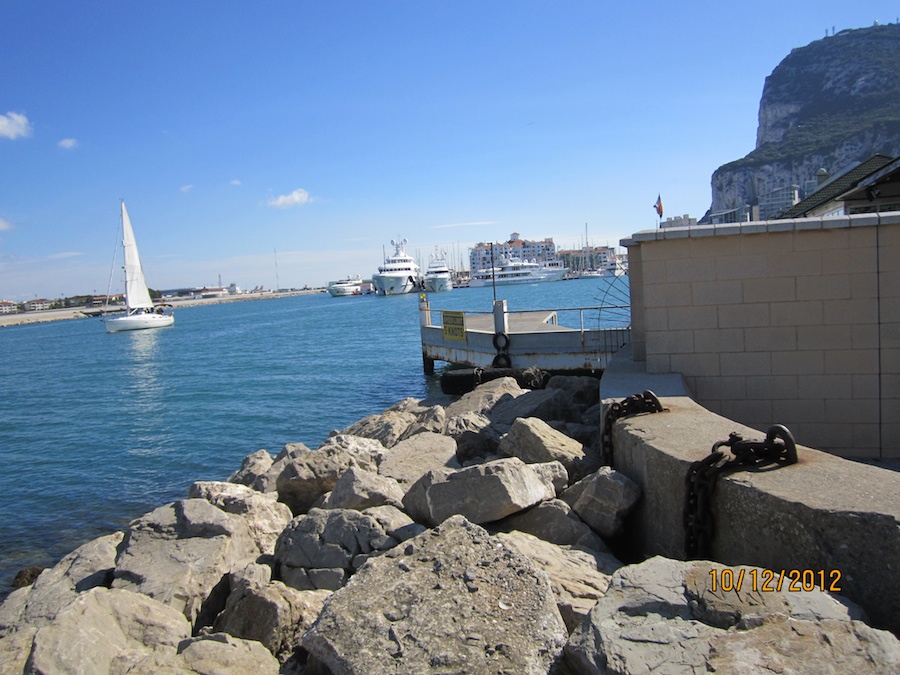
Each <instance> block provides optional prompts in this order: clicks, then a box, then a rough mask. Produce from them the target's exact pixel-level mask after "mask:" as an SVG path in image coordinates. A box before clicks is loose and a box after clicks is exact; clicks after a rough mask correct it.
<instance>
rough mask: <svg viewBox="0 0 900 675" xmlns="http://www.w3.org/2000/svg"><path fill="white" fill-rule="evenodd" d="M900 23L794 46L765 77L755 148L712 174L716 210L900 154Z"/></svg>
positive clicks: (713, 201) (712, 208)
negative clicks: (881, 156)
mask: <svg viewBox="0 0 900 675" xmlns="http://www.w3.org/2000/svg"><path fill="white" fill-rule="evenodd" d="M898 73H900V24H889V25H884V26H873V27H871V28H861V29H856V30H845V31H841V32H839V33H837V34H835V35H829V36H828V37H825V38H823V39H821V40H816V41H815V42H812V43H811V44H809V45H807V46H805V47H800V48H798V49H794V50H792V51H791V53H790V54H789V55H788V56H787V57H786V58H785V59H784V60H783V61H782V62H781V63H779V64H778V66H777V67H776V68H775V70H774V71H772V74H771V75H769V77H767V78H766V82H765V86H764V87H763V94H762V99H761V101H760V104H759V128H758V130H757V134H756V149H755V150H753V151H752V152H751V153H750V154H748V155H747V156H746V157H744V158H743V159H739V160H737V161H734V162H731V163H729V164H725V165H724V166H721V167H719V168H718V169H717V170H716V171H715V172H714V173H713V176H712V205H711V207H710V211H711V212H713V213H716V212H719V211H727V210H729V209H734V208H739V207H741V206H743V205H744V204H750V205H753V204H756V203H757V202H758V200H759V198H760V197H761V196H762V195H765V194H767V193H769V192H771V191H773V190H776V189H779V188H784V187H789V186H790V185H798V186H799V187H800V190H801V194H800V196H801V198H802V197H803V196H804V194H803V189H804V186H805V185H806V184H807V183H810V182H812V183H814V182H815V180H816V171H818V170H819V169H820V168H824V169H825V170H827V171H828V173H829V174H831V175H832V176H833V175H835V174H838V173H842V172H843V171H845V170H846V169H848V168H850V167H851V166H853V165H854V164H856V163H859V162H862V161H864V160H866V159H868V158H869V157H871V156H872V155H873V154H875V153H882V154H885V155H889V156H898V155H900V77H898Z"/></svg>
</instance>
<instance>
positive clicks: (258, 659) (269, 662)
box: [178, 633, 279, 675]
mask: <svg viewBox="0 0 900 675" xmlns="http://www.w3.org/2000/svg"><path fill="white" fill-rule="evenodd" d="M178 656H179V659H180V661H182V662H183V663H184V665H185V666H186V667H187V668H188V670H189V672H191V673H210V674H212V673H223V674H224V673H254V675H277V674H278V671H279V664H278V660H277V659H276V658H275V657H274V656H272V654H271V653H269V651H268V650H267V649H266V648H265V647H264V646H263V645H261V644H260V643H259V642H255V641H253V640H242V639H240V638H236V637H232V636H231V635H228V634H227V633H213V634H210V635H201V636H199V637H193V638H189V639H187V640H184V641H183V642H182V643H181V644H180V645H178Z"/></svg>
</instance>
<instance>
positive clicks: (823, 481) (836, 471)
mask: <svg viewBox="0 0 900 675" xmlns="http://www.w3.org/2000/svg"><path fill="white" fill-rule="evenodd" d="M627 357H630V354H625V353H620V355H619V356H617V357H616V358H614V359H613V362H612V363H611V364H610V366H609V368H608V369H607V370H606V372H604V374H603V377H602V378H601V380H600V395H601V399H602V400H603V403H604V405H605V406H608V405H609V404H611V403H612V402H614V401H618V400H621V399H623V398H625V397H626V396H630V395H632V394H635V393H639V392H641V391H644V390H646V389H651V390H653V391H654V393H656V394H657V396H658V397H659V398H660V401H661V402H662V404H663V406H665V407H666V408H668V411H667V412H664V413H655V414H644V415H637V416H635V417H631V418H625V419H622V420H619V421H618V422H617V423H616V424H615V427H614V429H613V436H612V438H613V447H614V458H615V459H614V463H615V468H616V469H617V470H619V471H621V472H622V473H624V474H625V475H626V476H628V477H629V478H630V479H631V480H633V481H635V482H636V483H638V485H640V486H641V489H642V490H643V495H644V496H643V498H642V500H641V502H640V503H639V505H638V508H637V509H636V510H635V512H634V513H633V514H632V515H631V516H630V518H629V521H628V523H627V526H628V531H629V535H630V537H631V538H632V539H633V540H634V541H635V542H637V545H638V546H639V547H640V552H641V553H642V554H643V555H645V556H652V555H664V556H667V557H671V558H678V559H683V558H684V541H685V535H684V525H683V521H682V513H683V509H684V500H685V476H686V475H687V471H688V468H689V466H690V464H691V463H692V462H694V461H696V460H699V459H703V458H704V457H706V456H707V455H708V454H709V452H710V449H711V448H712V445H713V444H714V443H716V442H718V441H723V440H726V439H727V438H728V435H729V434H730V433H731V432H737V433H739V434H741V435H742V436H743V437H744V438H746V439H754V440H755V439H762V438H764V436H765V430H758V429H751V428H749V427H746V426H743V425H741V424H738V423H736V422H734V421H732V420H729V419H727V418H724V417H721V416H719V415H716V414H714V413H711V412H710V411H708V410H706V409H705V408H703V407H702V406H700V405H698V404H697V403H696V402H694V401H693V400H692V399H691V398H690V397H689V395H687V391H686V388H684V385H683V382H681V383H680V389H679V382H680V380H681V377H680V376H677V375H676V376H672V375H666V376H661V375H652V374H650V375H648V374H646V373H643V372H642V370H643V364H641V363H636V362H634V361H632V360H631V359H630V358H627ZM662 378H665V379H662ZM672 378H677V379H672ZM777 422H778V420H773V424H774V423H777ZM797 440H798V441H802V439H797ZM798 456H799V462H798V464H795V465H792V466H789V467H784V468H779V469H776V470H770V471H758V472H750V471H741V472H737V473H734V474H731V475H729V476H726V477H723V478H722V479H720V480H719V482H718V485H717V487H716V490H715V494H714V496H713V499H712V511H713V515H714V520H715V528H716V529H715V534H714V536H713V546H712V558H713V559H714V560H716V561H718V562H721V563H724V564H727V565H738V564H742V565H756V566H759V567H763V568H766V569H771V570H774V571H776V581H777V574H778V573H780V572H781V570H786V571H790V570H800V571H801V572H802V570H807V569H810V570H815V571H816V572H817V573H818V571H819V570H824V572H825V579H827V580H829V581H830V580H831V579H832V578H833V576H832V571H834V576H837V575H839V580H838V582H837V583H838V585H839V586H840V588H841V595H844V596H846V597H848V598H850V599H851V600H853V601H855V602H857V603H859V604H860V605H861V606H862V607H863V608H864V609H865V610H866V612H867V613H868V614H869V617H870V619H871V621H872V623H873V624H874V625H875V626H877V627H881V628H887V629H889V630H892V631H894V632H898V631H900V583H898V577H900V489H898V486H900V475H898V473H896V472H894V471H890V470H886V469H882V468H879V467H874V466H869V465H865V464H859V463H856V462H852V461H848V460H844V459H841V458H839V457H836V456H833V455H830V454H828V453H824V452H820V451H818V450H815V449H812V448H807V447H803V446H798ZM816 578H817V579H818V576H817V577H816Z"/></svg>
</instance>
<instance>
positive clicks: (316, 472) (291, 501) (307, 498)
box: [276, 443, 378, 516]
mask: <svg viewBox="0 0 900 675" xmlns="http://www.w3.org/2000/svg"><path fill="white" fill-rule="evenodd" d="M350 467H359V468H361V469H365V470H366V471H377V469H378V467H377V466H376V464H375V463H374V462H373V461H371V459H370V458H369V457H368V456H366V455H360V454H357V453H354V452H351V451H349V450H347V449H346V448H345V447H343V446H342V445H340V444H339V443H329V444H326V445H323V446H322V447H320V448H317V449H316V450H311V451H309V452H305V453H303V454H301V455H299V456H297V457H295V458H294V459H293V460H292V461H290V462H288V463H286V464H285V465H284V467H283V468H282V470H281V472H280V473H279V474H278V478H277V480H276V486H277V489H278V500H279V501H282V502H284V503H285V504H287V505H288V507H289V508H290V509H291V513H293V514H294V515H295V516H296V515H300V514H303V513H306V512H307V511H309V510H310V509H311V508H312V507H313V505H315V504H316V503H317V502H319V500H321V499H322V497H323V496H324V495H325V494H326V493H328V492H331V490H332V489H334V486H335V484H336V483H337V482H338V479H339V478H340V477H341V476H343V475H344V472H345V471H347V469H349V468H350Z"/></svg>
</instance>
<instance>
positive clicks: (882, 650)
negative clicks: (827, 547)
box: [566, 557, 900, 674]
mask: <svg viewBox="0 0 900 675" xmlns="http://www.w3.org/2000/svg"><path fill="white" fill-rule="evenodd" d="M723 570H728V571H729V572H730V573H731V574H733V575H734V577H726V580H727V579H737V578H738V575H739V574H740V572H741V570H744V577H743V582H742V587H741V590H740V592H737V591H736V590H729V591H727V592H726V591H723V590H722V584H721V580H722V579H723V577H722V572H723ZM751 570H755V571H756V573H757V579H758V580H760V582H759V583H761V579H762V577H761V574H762V572H763V570H761V569H758V568H750V567H734V568H726V567H725V566H723V565H720V564H718V563H712V562H709V561H692V562H681V561H675V560H669V559H666V558H659V557H657V558H651V559H650V560H648V561H645V562H643V563H641V564H639V565H630V566H628V567H623V568H622V569H620V570H619V571H618V572H616V573H615V574H614V575H613V577H612V581H611V583H610V586H609V588H608V589H607V592H606V594H605V595H604V596H603V597H602V598H600V599H599V600H598V601H597V604H596V605H594V608H593V609H592V610H591V612H590V614H589V615H588V618H587V619H585V621H584V622H583V623H582V624H581V625H580V626H579V627H578V628H577V629H576V630H575V631H574V632H573V633H572V635H571V637H570V639H569V642H568V644H567V645H566V663H567V665H569V667H570V668H572V669H574V670H575V671H576V672H578V673H598V674H599V673H637V672H651V671H653V670H654V669H657V668H659V667H661V664H665V667H666V668H667V669H668V670H669V671H670V672H697V673H706V672H792V673H835V674H837V673H888V672H897V670H898V668H900V641H898V640H897V639H896V638H895V637H894V636H893V635H891V634H890V633H888V632H886V631H878V630H875V629H872V628H870V627H868V626H866V625H865V624H864V623H862V622H860V621H858V620H854V619H853V618H852V616H853V615H854V612H855V611H856V610H855V608H850V609H848V607H847V606H846V605H845V604H843V603H841V602H839V601H838V599H836V598H834V597H831V596H829V595H827V594H826V593H824V592H822V591H819V590H812V591H809V592H805V593H802V594H785V593H779V592H777V591H774V592H771V593H770V592H762V591H761V590H760V589H759V588H757V589H756V590H754V589H753V582H752V581H751V579H752V577H750V571H751ZM713 575H715V577H716V578H717V579H718V580H719V584H718V587H717V588H715V589H713V587H712V580H713ZM729 585H731V584H730V582H729Z"/></svg>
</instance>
